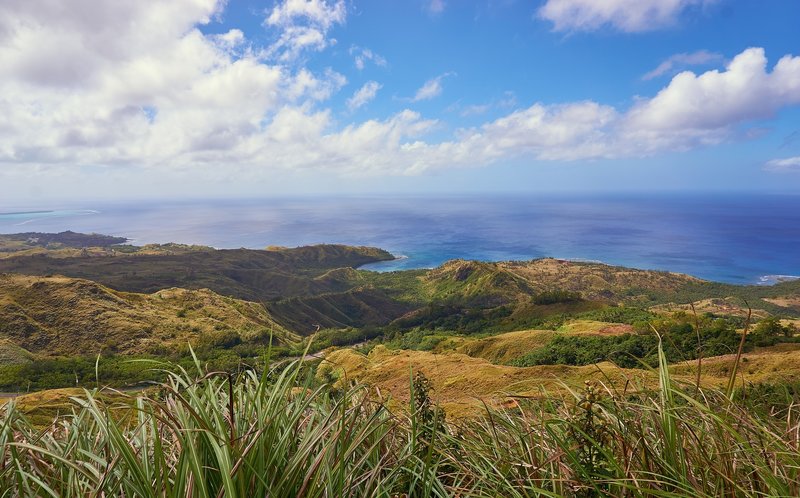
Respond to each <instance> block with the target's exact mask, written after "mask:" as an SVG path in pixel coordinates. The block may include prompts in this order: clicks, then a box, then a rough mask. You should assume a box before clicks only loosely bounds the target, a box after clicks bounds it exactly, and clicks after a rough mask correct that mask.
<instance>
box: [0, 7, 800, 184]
mask: <svg viewBox="0 0 800 498" xmlns="http://www.w3.org/2000/svg"><path fill="white" fill-rule="evenodd" d="M551 3H552V4H554V5H556V4H558V3H559V2H553V1H552V0H551V2H548V5H550V4H551ZM593 3H594V2H592V4H593ZM659 3H661V2H659ZM561 4H563V5H567V4H571V5H578V6H580V5H584V4H586V5H588V3H581V2H577V1H574V2H572V3H570V2H561ZM623 4H625V2H622V1H615V2H610V3H609V5H616V6H621V5H623ZM664 5H672V7H671V9H672V10H669V9H667V8H666V7H664V9H667V10H664V11H663V12H664V13H663V14H659V15H660V16H662V17H664V19H666V18H668V17H669V16H672V15H674V14H675V13H676V12H679V11H680V10H681V9H682V8H685V7H686V6H687V5H689V3H687V2H685V1H684V2H680V1H675V0H671V1H670V2H664ZM90 7H91V8H90ZM223 7H224V2H223V1H221V0H172V1H170V2H163V3H156V4H154V3H150V2H141V1H139V0H118V1H115V2H100V3H97V2H93V1H91V0H70V1H69V2H67V1H65V0H64V1H60V2H59V1H55V0H6V1H5V2H3V3H1V4H0V113H2V115H3V116H5V119H4V120H2V121H0V172H4V173H5V172H9V171H15V172H16V173H20V172H22V171H24V172H26V173H29V172H35V171H42V170H46V169H48V168H51V169H52V168H81V167H87V166H91V167H127V168H161V169H168V170H171V171H188V172H192V171H199V170H203V169H206V170H210V169H226V170H232V171H247V172H248V173H249V174H252V175H258V174H262V175H265V176H266V175H269V174H270V172H273V171H277V170H281V169H285V170H321V171H331V172H334V173H337V174H341V175H345V176H347V175H386V174H392V175H404V174H405V175H410V174H418V173H421V172H424V171H429V170H432V169H438V168H449V167H473V166H482V165H488V164H492V163H496V162H500V161H508V160H516V159H521V160H525V161H574V160H592V159H603V158H624V157H645V156H648V155H652V154H656V153H659V152H662V151H673V150H686V149H690V148H694V147H701V146H706V145H713V144H717V143H721V142H724V141H727V140H734V139H738V138H740V137H741V136H743V131H746V128H747V127H748V126H750V125H751V124H752V123H754V122H758V121H759V120H763V119H767V118H770V117H771V116H773V115H774V114H775V113H777V112H778V111H779V110H780V109H782V108H784V107H787V106H792V105H797V104H800V57H797V56H789V55H787V56H784V57H782V58H781V59H780V60H778V62H777V63H776V64H775V65H774V66H773V67H771V68H770V67H769V64H768V61H767V57H766V54H765V53H764V50H763V49H760V48H749V49H746V50H744V51H742V52H741V53H740V54H738V55H737V56H736V57H734V58H733V60H732V61H731V62H730V63H729V64H728V66H727V67H726V68H725V69H724V70H722V71H717V70H714V71H707V72H704V73H701V74H695V73H693V72H689V71H685V72H682V73H680V74H678V75H676V76H675V77H674V78H672V80H671V81H670V82H669V83H668V84H667V85H666V86H664V87H663V88H662V89H661V90H660V91H659V92H658V93H657V94H656V95H655V96H653V97H650V98H647V97H640V98H638V99H636V100H634V103H633V104H632V105H630V106H628V107H625V108H623V107H614V106H610V105H606V104H603V103H600V102H594V101H580V102H564V103H533V104H532V105H529V106H527V107H518V106H517V105H516V103H514V104H513V105H514V106H515V108H513V109H508V110H505V111H504V112H506V114H505V115H503V116H501V117H499V118H497V119H494V120H491V121H487V122H485V123H483V124H481V125H479V126H475V127H470V128H461V129H456V130H454V131H453V132H452V133H450V134H449V135H448V137H449V138H445V139H441V138H439V139H436V140H434V139H432V138H431V137H432V136H434V133H433V132H436V135H435V136H440V134H441V130H442V129H446V128H447V127H446V126H443V125H444V124H445V123H441V122H439V121H438V120H436V119H429V118H426V117H425V116H423V115H422V114H420V113H419V112H418V111H415V110H413V109H401V110H399V111H398V112H396V113H395V114H392V115H389V116H385V117H383V118H381V119H369V120H365V121H359V122H350V123H347V122H346V121H345V122H344V123H342V122H341V121H342V117H341V115H339V117H337V112H336V110H335V108H334V107H333V106H332V104H331V102H330V100H331V98H332V96H334V95H338V94H339V92H342V89H343V88H344V87H345V86H346V85H347V80H346V78H345V77H344V76H342V75H341V74H339V73H338V72H336V71H335V70H334V69H325V70H318V71H316V72H314V71H311V70H309V69H307V68H306V67H305V66H304V65H303V63H302V59H303V57H304V56H305V54H308V53H311V52H314V51H316V50H322V49H323V48H324V47H326V46H329V45H330V44H332V43H333V42H332V41H331V39H330V35H331V30H333V29H334V27H335V26H338V25H343V24H345V23H346V20H347V9H346V7H345V5H344V3H343V2H341V1H339V2H327V1H324V0H288V1H286V2H281V3H279V4H277V5H276V6H275V7H274V8H273V9H271V10H270V11H269V12H267V13H266V14H265V16H266V17H265V20H264V26H265V29H268V30H272V31H270V32H271V33H273V34H274V35H275V41H274V43H272V44H271V45H269V46H267V47H261V48H259V47H254V46H252V45H251V43H250V41H249V40H248V39H247V38H246V37H245V35H244V34H243V33H242V32H241V31H240V30H236V29H234V30H231V31H229V32H228V33H224V34H222V35H204V34H203V33H202V32H201V31H200V30H199V29H198V26H200V25H203V24H205V23H209V22H212V20H213V19H214V18H215V16H218V15H220V13H221V12H222V9H223ZM612 11H613V12H616V10H614V9H612ZM656 12H662V10H657V11H656ZM635 19H638V18H637V17H636V16H634V17H633V18H631V19H629V20H627V21H619V22H621V23H622V24H621V25H622V26H630V27H635V26H638V24H636V21H635ZM592 22H595V21H592ZM604 22H608V21H604ZM630 23H633V24H630ZM359 53H363V52H359ZM365 60H366V59H365ZM372 60H373V61H374V60H375V59H374V58H373V59H372ZM444 76H446V74H445V75H442V76H439V77H437V78H434V79H432V80H430V81H428V82H427V83H426V84H425V85H423V86H422V87H421V88H420V89H419V90H418V91H417V92H416V95H415V96H414V99H413V100H414V101H423V100H426V99H432V98H434V97H436V96H438V95H440V94H441V92H442V85H441V80H442V78H444ZM380 88H381V85H380V84H379V83H377V82H375V81H369V82H367V83H365V84H363V86H361V87H360V88H359V89H358V90H355V91H354V93H352V95H351V97H350V98H349V100H347V101H346V106H348V107H349V108H350V109H351V110H352V109H358V108H361V107H362V106H364V105H366V104H367V103H368V102H369V101H371V100H372V99H374V98H375V96H376V94H377V92H378V91H379V90H380ZM410 104H411V106H412V107H413V104H414V102H411V103H410ZM346 115H348V114H347V113H345V116H346Z"/></svg>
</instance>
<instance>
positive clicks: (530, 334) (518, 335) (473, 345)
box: [455, 330, 558, 364]
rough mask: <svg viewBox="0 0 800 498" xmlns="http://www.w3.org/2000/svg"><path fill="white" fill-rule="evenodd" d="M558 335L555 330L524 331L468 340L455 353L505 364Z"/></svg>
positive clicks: (545, 343) (543, 344)
mask: <svg viewBox="0 0 800 498" xmlns="http://www.w3.org/2000/svg"><path fill="white" fill-rule="evenodd" d="M557 334H558V333H557V332H555V331H553V330H522V331H519V332H508V333H505V334H499V335H495V336H491V337H486V338H484V339H468V340H465V341H464V343H463V344H461V345H459V346H457V347H456V348H455V352H457V353H463V354H465V355H467V356H472V357H473V358H483V359H485V360H488V361H490V362H492V363H498V364H503V363H508V362H509V361H511V360H513V359H515V358H519V357H520V356H523V355H525V354H527V353H529V352H531V351H533V350H534V349H537V348H541V347H543V346H546V345H547V343H548V342H550V341H551V340H552V339H553V337H555V336H556V335H557Z"/></svg>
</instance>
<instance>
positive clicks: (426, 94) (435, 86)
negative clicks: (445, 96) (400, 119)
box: [411, 73, 453, 102]
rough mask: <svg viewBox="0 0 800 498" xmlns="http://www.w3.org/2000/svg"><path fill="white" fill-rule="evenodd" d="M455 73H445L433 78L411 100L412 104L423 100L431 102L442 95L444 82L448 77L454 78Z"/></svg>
mask: <svg viewBox="0 0 800 498" xmlns="http://www.w3.org/2000/svg"><path fill="white" fill-rule="evenodd" d="M452 75H453V73H444V74H442V75H439V76H437V77H435V78H431V79H429V80H428V81H426V82H425V84H424V85H422V86H421V87H420V88H419V90H417V93H415V94H414V97H413V98H412V99H411V101H412V102H420V101H422V100H431V99H434V98H436V97H438V96H439V95H441V94H442V90H443V88H442V80H443V79H444V78H446V77H448V76H452Z"/></svg>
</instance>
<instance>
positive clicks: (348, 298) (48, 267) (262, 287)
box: [0, 234, 408, 333]
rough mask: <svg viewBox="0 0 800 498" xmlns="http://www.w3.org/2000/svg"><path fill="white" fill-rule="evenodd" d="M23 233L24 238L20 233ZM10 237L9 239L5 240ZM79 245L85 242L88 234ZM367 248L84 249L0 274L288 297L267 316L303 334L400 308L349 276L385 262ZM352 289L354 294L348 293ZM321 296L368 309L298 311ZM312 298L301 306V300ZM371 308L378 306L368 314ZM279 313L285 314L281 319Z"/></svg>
mask: <svg viewBox="0 0 800 498" xmlns="http://www.w3.org/2000/svg"><path fill="white" fill-rule="evenodd" d="M23 235H27V234H23ZM9 237H10V236H9ZM86 237H89V238H88V239H87V240H89V241H92V240H94V239H92V238H91V237H92V236H86ZM392 258H393V256H392V255H391V254H389V253H388V252H386V251H383V250H381V249H376V248H371V247H349V246H341V245H331V244H328V245H319V246H308V247H298V248H291V249H287V248H270V249H269V250H250V249H232V250H214V249H211V248H205V247H198V246H182V245H175V244H163V245H158V246H143V247H134V246H119V247H114V248H110V249H109V248H108V247H99V248H98V247H88V248H83V249H76V248H71V249H56V250H50V249H45V248H42V247H39V248H37V249H35V253H33V254H30V253H20V254H16V255H15V256H14V257H8V258H5V259H0V272H13V273H19V274H24V275H40V276H44V275H65V276H68V277H74V278H83V279H87V280H92V281H95V282H98V283H101V284H103V285H105V286H107V287H110V288H112V289H115V290H119V291H127V292H141V293H153V292H156V291H159V290H162V289H167V288H171V287H181V288H187V289H205V288H207V289H211V290H212V291H214V292H216V293H219V294H222V295H225V296H230V297H235V298H238V299H245V300H248V301H255V302H261V303H265V304H266V305H267V307H268V308H269V307H270V304H268V303H269V302H272V301H280V300H287V299H294V301H292V302H286V303H282V304H278V305H276V306H275V309H274V310H271V311H272V313H273V315H274V316H275V319H276V320H277V321H278V322H279V323H281V324H282V325H283V326H284V327H287V328H293V329H295V330H297V331H299V332H303V333H308V332H311V331H313V330H314V325H315V324H319V323H322V324H323V325H324V326H326V327H327V326H339V325H340V324H341V325H343V326H363V325H375V324H383V323H387V322H389V321H390V320H392V319H394V318H397V317H398V316H400V315H401V314H403V313H404V312H405V311H407V310H408V307H407V306H398V305H396V304H395V303H394V302H393V301H394V300H392V299H390V298H388V297H387V296H386V295H385V293H384V292H383V291H381V290H379V289H374V288H371V287H364V282H363V278H362V277H361V276H360V274H359V273H358V272H355V271H353V270H352V268H353V267H358V266H361V265H363V264H366V263H372V262H376V261H383V260H387V259H392ZM356 288H360V291H358V292H353V290H354V289H356ZM321 295H324V296H325V297H324V298H322V299H324V301H325V302H326V303H328V304H329V308H330V309H372V311H370V312H365V313H362V314H361V315H359V316H353V317H350V316H345V317H342V315H341V313H338V312H333V315H332V316H331V317H326V316H322V317H320V313H319V312H309V313H307V314H304V312H302V311H301V310H303V309H308V308H310V306H311V305H313V304H314V301H315V299H314V297H315V296H321ZM307 299H312V303H311V304H309V305H305V304H303V301H304V300H307ZM372 303H379V304H380V303H386V304H387V306H380V309H375V305H374V304H372ZM284 310H288V312H287V313H284Z"/></svg>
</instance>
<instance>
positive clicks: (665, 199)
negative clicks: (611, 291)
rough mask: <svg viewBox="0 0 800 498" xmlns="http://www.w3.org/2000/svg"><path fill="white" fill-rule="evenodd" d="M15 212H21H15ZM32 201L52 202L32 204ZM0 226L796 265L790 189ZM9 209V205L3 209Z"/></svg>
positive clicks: (678, 263)
mask: <svg viewBox="0 0 800 498" xmlns="http://www.w3.org/2000/svg"><path fill="white" fill-rule="evenodd" d="M20 211H25V212H26V213H24V214H23V213H19V212H20ZM31 211H51V212H50V213H31ZM0 213H4V214H0V232H2V233H13V232H23V231H42V232H51V231H62V230H73V231H80V232H97V233H106V234H110V235H120V236H125V237H129V238H131V239H132V241H133V242H134V243H139V244H144V243H150V242H183V243H193V244H206V245H211V246H214V247H218V248H236V247H249V248H263V247H265V246H267V245H284V246H296V245H303V244H315V243H343V244H354V245H372V246H378V247H382V248H385V249H387V250H389V251H391V252H392V253H393V254H395V255H398V256H400V259H398V260H396V261H392V262H388V263H381V264H378V265H372V266H371V267H369V268H372V269H376V270H380V271H387V270H395V269H407V268H426V267H433V266H437V265H439V264H441V263H442V262H444V261H446V260H448V259H453V258H466V259H479V260H509V259H518V260H524V259H532V258H538V257H543V256H553V257H558V258H567V259H576V260H592V261H602V262H606V263H610V264H618V265H625V266H632V267H637V268H648V269H659V270H669V271H678V272H683V273H689V274H692V275H695V276H698V277H701V278H707V279H711V280H718V281H724V282H731V283H772V282H774V281H777V280H779V279H781V278H791V277H793V276H797V275H800V196H792V195H735V196H734V195H720V194H692V195H647V196H645V195H641V196H633V195H625V196H619V195H618V196H579V195H562V196H555V195H536V196H532V195H531V196H523V195H509V196H501V195H494V196H488V195H487V196H450V197H381V198H376V197H374V198H366V197H362V198H316V197H314V198H312V197H306V198H299V197H298V198H282V199H268V200H267V199H256V200H237V201H219V200H216V201H204V200H199V201H187V202H152V201H149V202H148V203H147V204H133V203H106V204H87V205H74V206H5V205H2V204H1V203H0ZM8 213H17V214H8Z"/></svg>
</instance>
